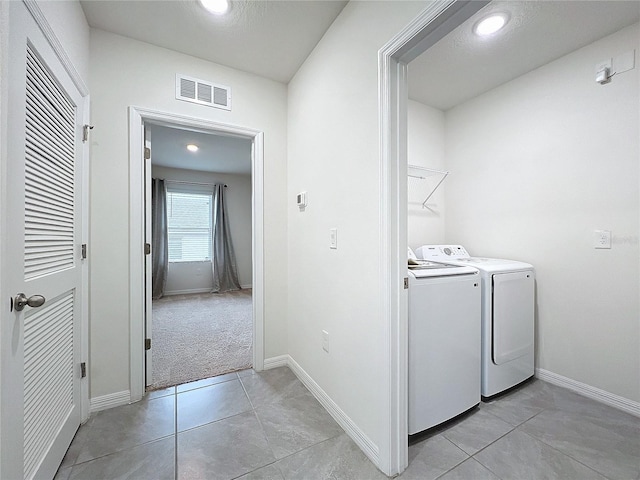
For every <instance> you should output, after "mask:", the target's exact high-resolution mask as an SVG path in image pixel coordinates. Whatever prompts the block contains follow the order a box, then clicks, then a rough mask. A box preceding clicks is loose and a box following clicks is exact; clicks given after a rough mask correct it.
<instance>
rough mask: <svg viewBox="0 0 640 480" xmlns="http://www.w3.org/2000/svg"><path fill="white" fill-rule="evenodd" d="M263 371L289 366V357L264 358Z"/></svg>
mask: <svg viewBox="0 0 640 480" xmlns="http://www.w3.org/2000/svg"><path fill="white" fill-rule="evenodd" d="M263 366H264V369H265V370H269V369H271V368H278V367H287V366H289V355H278V356H277V357H271V358H265V359H264V365H263Z"/></svg>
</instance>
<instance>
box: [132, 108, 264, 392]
mask: <svg viewBox="0 0 640 480" xmlns="http://www.w3.org/2000/svg"><path fill="white" fill-rule="evenodd" d="M129 120H130V122H129V126H130V131H129V133H130V136H129V139H130V205H131V209H130V232H131V243H130V258H131V262H130V265H131V268H130V282H131V283H130V285H131V305H130V314H131V399H132V401H137V400H139V399H141V398H142V396H143V395H144V392H145V389H146V387H147V385H151V386H152V387H153V388H161V386H162V382H168V381H169V380H168V379H167V372H166V371H165V372H164V373H161V371H158V374H157V375H156V376H157V377H158V382H156V383H154V382H155V380H154V373H153V372H154V370H156V369H155V367H154V365H153V363H154V357H153V353H154V343H156V344H157V342H154V340H153V333H154V326H153V309H154V305H153V302H152V300H151V287H152V285H151V281H150V280H151V276H150V275H149V276H148V277H147V275H146V272H147V271H151V270H150V268H151V255H150V254H148V255H147V254H146V252H149V251H150V250H151V243H152V238H151V237H152V236H151V235H150V228H149V229H147V225H145V220H146V218H147V217H148V215H147V210H150V209H147V208H146V206H147V204H148V205H149V206H150V186H151V185H150V184H151V177H152V173H153V168H156V170H157V172H159V173H158V176H159V177H160V176H164V177H165V180H167V178H168V179H169V181H167V186H168V188H167V191H169V192H173V194H174V195H175V197H176V198H175V199H174V206H175V207H176V208H177V209H179V208H183V209H184V207H185V204H183V205H182V207H181V206H180V205H179V203H180V201H181V200H182V201H184V200H185V199H186V201H187V203H188V202H189V201H190V200H191V201H195V202H196V204H194V205H196V206H197V202H198V201H202V202H204V204H202V202H201V204H200V208H201V210H202V209H204V210H206V209H207V208H212V207H214V206H216V205H217V204H216V199H217V198H218V197H217V196H216V195H215V193H214V191H215V190H216V189H217V188H218V187H217V186H218V185H219V188H220V190H222V189H224V190H226V192H224V194H223V195H224V196H225V197H228V198H227V199H226V201H227V211H228V212H229V213H231V211H232V208H231V206H230V201H231V200H233V202H231V203H234V208H233V210H234V211H235V210H240V211H242V212H244V213H241V214H239V215H235V217H236V219H235V220H233V219H232V220H230V222H229V225H230V229H229V230H230V231H231V237H232V239H233V245H234V247H235V249H236V250H237V253H236V258H237V259H238V261H237V270H238V280H239V282H240V285H239V286H240V287H249V288H242V289H240V290H235V291H233V292H230V293H229V294H228V295H227V294H222V295H220V294H213V295H217V297H215V300H216V301H217V302H218V305H217V306H218V307H220V303H221V302H222V303H225V302H224V301H223V300H230V301H229V302H227V303H228V305H231V304H233V303H235V304H236V313H238V312H239V311H242V312H244V313H243V315H244V318H245V320H244V322H245V327H246V322H247V317H248V323H249V332H248V333H247V334H246V335H245V337H246V338H249V340H247V341H245V342H244V350H245V351H244V352H243V353H244V354H245V358H248V360H247V361H246V363H248V365H246V366H247V367H248V366H249V365H252V366H253V368H254V369H255V370H257V371H260V370H262V369H263V364H264V347H263V335H264V334H263V332H264V325H263V315H264V313H263V312H264V294H263V292H264V285H263V271H264V266H263V259H264V252H263V227H262V225H263V218H264V212H263V133H262V132H261V131H257V130H253V129H248V128H244V127H238V126H234V125H228V124H222V123H217V122H212V121H209V120H204V119H198V118H193V117H186V116H180V115H175V114H170V113H165V112H158V111H152V110H145V109H141V108H138V107H130V109H129ZM145 127H148V128H147V130H148V131H150V132H152V135H151V136H150V139H149V140H150V143H151V145H154V143H153V142H154V137H153V131H154V130H156V132H159V134H158V135H156V137H157V138H156V143H158V142H160V148H161V151H162V143H163V141H162V137H165V136H168V137H169V138H170V139H171V138H173V137H172V135H171V134H175V135H174V136H178V137H179V136H182V137H184V136H185V135H191V136H192V137H193V138H196V137H197V138H198V139H199V140H197V141H201V140H203V139H204V140H207V139H208V140H212V138H213V137H216V138H213V140H217V141H218V143H219V144H220V143H221V142H227V143H231V144H234V142H235V143H237V144H238V145H241V147H242V148H241V150H242V149H244V150H243V151H244V153H245V158H244V162H245V166H244V167H243V168H244V172H242V173H241V172H236V173H230V172H226V173H217V172H207V171H206V170H204V171H203V170H202V168H203V166H202V164H203V162H202V159H200V160H199V163H200V166H199V168H198V169H197V170H190V169H185V168H181V169H178V168H174V167H170V166H166V165H164V166H163V165H156V166H153V165H152V158H153V151H154V149H156V147H157V145H156V147H152V150H151V154H150V155H145V149H146V148H148V145H145V143H146V142H145ZM184 138H186V137H184ZM184 138H183V140H184ZM170 141H171V140H170ZM176 141H177V140H176V139H175V138H174V139H173V143H174V144H175V143H176ZM195 142H196V140H194V141H191V140H190V143H195ZM196 144H197V143H196ZM185 147H186V145H182V146H181V147H179V148H182V149H183V150H184V149H185ZM166 148H167V150H169V147H166ZM177 148H178V147H177ZM208 148H209V147H206V148H205V149H204V150H207V149H208ZM247 154H248V157H249V158H248V159H247V158H246V157H247ZM169 156H172V154H171V153H169ZM186 158H187V159H189V157H186ZM158 160H159V161H161V158H159V159H158ZM190 160H191V161H195V162H196V163H195V164H191V168H193V167H194V166H195V165H197V163H198V161H197V160H196V159H195V157H192V158H191V159H190ZM247 161H248V164H249V165H248V166H247V165H246V163H247ZM204 163H206V162H204ZM181 166H182V167H185V166H189V165H185V164H184V163H183V164H182V165H181ZM228 168H231V167H228ZM169 177H170V178H169ZM147 182H148V183H149V185H148V186H147ZM223 185H227V188H224V187H223ZM147 192H149V195H146V193H147ZM207 192H209V193H207ZM146 197H149V201H148V202H147V198H146ZM207 201H208V202H210V205H209V206H207V205H206V202H207ZM183 203H184V202H183ZM194 205H190V206H188V208H187V210H190V211H192V212H193V211H196V210H197V208H196V207H195V206H194ZM236 207H238V208H236ZM242 215H243V216H244V219H240V217H241V216H242ZM212 218H213V217H212ZM188 223H189V222H188ZM194 225H195V226H197V225H196V223H193V222H190V225H189V226H191V227H193V226H194ZM242 225H244V227H242ZM178 226H179V225H178ZM183 226H184V225H183ZM205 227H206V226H205ZM235 227H241V228H239V229H238V228H235ZM234 229H235V230H236V232H235V236H234V231H233V230H234ZM196 230H197V229H196ZM196 230H193V229H192V230H190V231H188V232H185V231H182V232H179V231H178V232H177V233H178V236H177V237H175V238H176V239H177V240H176V242H174V247H176V248H175V251H178V252H180V249H181V248H182V246H183V245H187V244H189V243H191V244H193V243H194V241H196V240H197V238H198V235H200V238H201V239H202V238H204V237H203V235H202V233H203V232H202V229H201V230H200V231H199V232H198V231H196ZM237 230H240V233H239V234H238V232H237ZM181 233H182V234H183V235H191V237H190V238H187V239H182V240H180V234H181ZM207 235H208V234H207ZM174 240H175V239H174ZM147 243H148V244H149V246H146V245H145V244H147ZM195 243H197V241H196V242H195ZM205 247H206V245H204V244H203V245H201V247H200V250H198V248H195V250H193V249H192V250H191V253H189V252H185V254H184V257H181V256H180V255H181V254H180V253H178V254H177V255H178V257H177V259H178V261H176V262H173V263H175V264H176V265H174V266H176V267H178V268H177V271H176V272H173V273H177V275H174V277H175V278H173V279H171V282H170V281H169V280H170V278H167V283H166V284H165V288H166V287H168V288H169V289H170V290H169V291H168V293H173V294H175V295H166V299H167V303H170V302H171V300H172V299H171V297H175V298H176V299H177V298H178V297H183V298H182V305H181V306H179V305H177V302H176V304H174V307H175V308H174V309H177V310H180V309H182V313H181V314H178V316H179V317H181V318H183V319H184V318H185V317H190V316H193V315H194V312H195V310H196V306H198V304H202V303H206V302H204V301H203V300H202V298H198V296H200V297H204V296H207V297H212V296H213V295H211V294H209V293H208V292H210V291H211V290H213V289H212V288H209V285H210V284H206V282H207V281H208V280H210V279H211V276H210V275H212V271H211V270H212V269H211V268H210V267H209V268H207V264H208V265H209V266H210V265H211V258H209V260H208V262H207V259H206V258H200V257H198V255H200V256H201V257H202V252H203V250H202V248H205ZM212 249H215V246H213V245H212ZM205 250H207V248H205ZM198 252H199V253H198ZM210 252H211V251H209V256H210V257H211V253H210ZM174 253H175V252H174ZM189 255H195V257H194V256H191V257H190V256H189ZM204 256H205V257H206V252H205V255H204ZM196 257H198V258H196ZM240 257H242V259H240ZM214 258H215V257H214ZM174 260H175V258H174ZM182 260H186V261H182ZM189 263H191V265H187V264H189ZM180 267H187V270H189V268H190V269H191V274H189V273H187V274H186V275H184V273H185V272H184V268H182V270H183V271H182V272H181V271H180V270H181V268H180ZM181 274H182V277H183V279H182V280H180V277H181ZM174 280H177V282H178V283H177V284H176V283H175V282H174ZM180 282H183V283H182V285H183V287H180V286H179V285H180ZM184 282H186V283H184ZM198 282H200V283H198ZM176 285H178V286H176ZM147 292H149V294H147ZM234 295H235V296H236V297H239V298H235V299H229V298H223V297H232V296H234ZM163 300H164V298H163V299H161V300H160V301H161V302H162V301H163ZM233 300H236V301H235V302H233ZM214 303H215V302H214ZM237 304H240V307H238V305H237ZM198 309H200V310H202V311H204V312H206V311H207V310H209V313H208V314H209V315H210V316H209V319H211V311H216V310H218V312H219V311H220V310H221V309H220V308H218V309H216V308H213V309H210V308H207V307H206V306H202V308H200V307H198ZM226 310H227V311H228V310H230V308H226ZM235 316H236V317H237V316H239V315H235ZM169 317H171V315H169ZM205 317H206V315H205ZM233 317H234V315H233V314H231V315H227V318H233ZM183 322H184V320H183ZM201 322H204V324H205V325H206V323H207V322H206V318H205V320H201ZM165 323H166V324H169V325H171V323H172V322H171V320H168V321H167V322H165ZM187 323H188V322H187ZM197 324H198V321H194V322H193V325H197ZM174 326H175V325H173V326H172V327H174ZM208 327H209V328H210V330H211V321H209V324H208ZM223 330H225V329H224V328H223ZM228 330H229V329H226V330H225V332H228ZM245 330H246V328H245ZM167 333H168V335H167V340H169V341H170V342H173V341H174V340H175V339H173V338H169V337H171V335H174V334H175V332H174V333H172V332H171V331H169V332H167ZM191 333H192V332H191ZM191 333H189V334H188V336H189V337H190V339H185V337H183V338H182V344H180V345H179V348H177V350H181V351H183V352H184V353H187V352H188V353H189V355H194V357H193V358H187V359H186V360H187V361H186V362H184V365H183V367H174V369H175V370H180V369H182V370H183V371H184V372H186V373H185V375H188V374H189V371H190V370H195V365H193V364H192V363H191V362H193V361H194V358H195V359H198V357H202V356H203V355H198V351H200V352H202V351H204V350H207V349H208V350H213V351H214V352H215V351H216V347H215V345H214V344H213V343H211V342H207V340H206V338H203V341H202V342H201V343H202V345H203V346H202V347H200V348H195V347H194V345H193V344H192V343H191V342H192V341H194V340H193V336H192V335H191ZM149 334H151V336H149ZM225 334H226V333H225ZM185 335H186V334H185ZM201 336H202V335H201ZM203 337H204V336H203ZM198 341H199V339H198ZM149 343H150V344H151V345H150V347H151V348H149V349H147V348H146V347H147V346H149ZM247 343H249V345H246V344H247ZM176 345H178V343H174V346H173V347H172V346H168V347H167V346H166V345H165V347H166V349H167V350H168V351H169V353H170V354H171V355H174V354H175V353H176V352H174V350H176ZM160 347H162V344H161V345H160ZM218 353H220V352H219V351H218ZM247 354H248V357H247ZM177 356H180V354H179V353H178V354H177ZM222 357H224V354H223V355H222ZM198 361H199V362H200V363H201V364H204V365H205V366H204V367H203V370H202V371H204V373H203V374H200V375H205V376H214V375H216V374H218V373H223V372H222V371H217V370H215V369H209V370H207V368H209V366H208V364H209V363H211V358H209V359H202V358H200V359H199V360H198ZM243 366H244V364H243V365H240V366H239V365H237V364H236V366H235V367H234V366H232V367H230V368H231V369H232V370H237V369H241V368H242V367H243ZM219 368H225V366H224V365H222V366H220V367H219ZM194 375H196V374H194ZM196 376H198V375H196ZM184 378H187V377H184ZM180 381H181V382H183V381H189V379H186V380H180ZM166 384H167V385H168V383H166Z"/></svg>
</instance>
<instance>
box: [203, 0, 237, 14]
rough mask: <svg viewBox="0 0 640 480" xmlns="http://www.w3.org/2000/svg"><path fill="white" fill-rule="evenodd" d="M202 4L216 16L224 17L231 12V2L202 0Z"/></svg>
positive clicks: (227, 0) (226, 0)
mask: <svg viewBox="0 0 640 480" xmlns="http://www.w3.org/2000/svg"><path fill="white" fill-rule="evenodd" d="M200 4H201V5H202V6H203V7H204V8H206V9H207V11H209V12H211V13H213V14H214V15H224V14H225V13H227V12H228V11H229V6H230V5H229V0H200Z"/></svg>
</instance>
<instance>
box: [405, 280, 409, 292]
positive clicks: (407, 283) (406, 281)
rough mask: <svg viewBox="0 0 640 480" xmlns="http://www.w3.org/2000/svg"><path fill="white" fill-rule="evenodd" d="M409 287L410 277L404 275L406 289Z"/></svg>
mask: <svg viewBox="0 0 640 480" xmlns="http://www.w3.org/2000/svg"><path fill="white" fill-rule="evenodd" d="M407 288H409V277H404V289H405V290H406V289H407Z"/></svg>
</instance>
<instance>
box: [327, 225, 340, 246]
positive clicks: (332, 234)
mask: <svg viewBox="0 0 640 480" xmlns="http://www.w3.org/2000/svg"><path fill="white" fill-rule="evenodd" d="M329 248H333V249H336V248H338V229H337V228H330V229H329Z"/></svg>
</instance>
